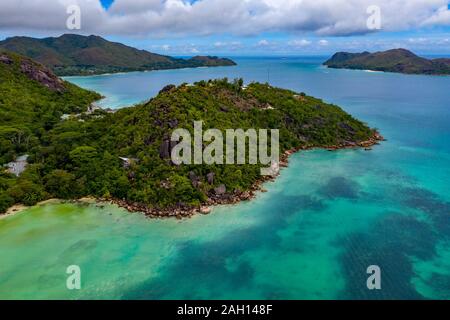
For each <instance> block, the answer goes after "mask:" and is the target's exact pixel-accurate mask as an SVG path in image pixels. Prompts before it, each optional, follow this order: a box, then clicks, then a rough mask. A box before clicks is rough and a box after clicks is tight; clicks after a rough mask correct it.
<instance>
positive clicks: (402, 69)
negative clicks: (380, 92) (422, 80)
mask: <svg viewBox="0 0 450 320" xmlns="http://www.w3.org/2000/svg"><path fill="white" fill-rule="evenodd" d="M324 65H326V66H328V67H329V68H337V69H357V70H372V71H385V72H396V73H405V74H428V75H450V59H445V58H440V59H426V58H422V57H419V56H417V55H415V54H414V53H412V52H411V51H408V50H406V49H392V50H388V51H382V52H375V53H370V52H362V53H349V52H338V53H336V54H334V55H333V56H332V57H331V59H329V60H327V61H326V62H324Z"/></svg>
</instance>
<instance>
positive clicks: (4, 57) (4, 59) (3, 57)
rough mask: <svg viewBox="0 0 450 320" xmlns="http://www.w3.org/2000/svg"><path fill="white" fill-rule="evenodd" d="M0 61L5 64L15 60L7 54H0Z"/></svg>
mask: <svg viewBox="0 0 450 320" xmlns="http://www.w3.org/2000/svg"><path fill="white" fill-rule="evenodd" d="M0 62H1V63H4V64H13V61H12V60H11V58H9V57H8V56H7V55H5V54H2V55H0Z"/></svg>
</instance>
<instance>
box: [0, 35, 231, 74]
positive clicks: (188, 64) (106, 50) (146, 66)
mask: <svg viewBox="0 0 450 320" xmlns="http://www.w3.org/2000/svg"><path fill="white" fill-rule="evenodd" d="M0 49H4V50H8V51H12V52H16V53H18V54H21V55H24V56H27V57H29V58H31V59H34V60H36V61H38V62H40V63H42V64H44V65H46V66H47V67H49V68H51V69H52V70H53V72H55V73H56V74H57V75H59V76H74V75H92V74H103V73H116V72H130V71H145V70H161V69H177V68H192V67H204V66H205V67H215V66H232V65H235V64H236V63H234V62H233V61H232V60H230V59H222V58H218V57H209V56H208V57H201V56H197V57H194V58H191V59H187V60H185V59H176V58H172V57H168V56H163V55H159V54H154V53H151V52H148V51H145V50H138V49H135V48H132V47H128V46H125V45H123V44H120V43H115V42H110V41H107V40H105V39H103V38H101V37H98V36H89V37H85V36H80V35H74V34H65V35H62V36H60V37H58V38H45V39H35V38H29V37H13V38H8V39H6V40H4V41H1V42H0Z"/></svg>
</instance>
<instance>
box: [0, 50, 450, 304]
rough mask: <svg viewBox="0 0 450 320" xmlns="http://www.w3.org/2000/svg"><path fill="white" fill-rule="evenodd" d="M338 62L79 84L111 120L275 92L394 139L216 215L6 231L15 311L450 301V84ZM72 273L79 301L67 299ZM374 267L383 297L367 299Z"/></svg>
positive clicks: (110, 217) (94, 219) (76, 220)
mask: <svg viewBox="0 0 450 320" xmlns="http://www.w3.org/2000/svg"><path fill="white" fill-rule="evenodd" d="M325 59H326V57H286V58H279V57H271V58H264V57H259V58H250V57H245V58H235V59H234V60H235V61H236V62H237V63H238V65H237V66H235V67H218V68H199V69H180V70H166V71H154V72H134V73H128V74H116V75H102V76H93V77H69V78H66V80H69V81H71V82H73V83H75V84H78V85H80V86H82V87H85V88H89V89H93V90H96V91H98V92H100V93H102V94H103V95H104V96H105V97H106V98H105V99H104V100H102V101H101V102H100V105H101V106H103V107H110V108H120V107H124V106H129V105H132V104H135V103H138V102H141V101H145V100H147V99H149V98H151V97H152V96H154V95H156V94H157V93H158V91H159V90H160V89H161V88H162V87H163V86H165V85H167V84H181V83H183V82H187V83H192V82H195V81H198V80H202V79H210V78H223V77H228V78H230V79H233V78H239V77H242V78H244V80H245V81H246V82H251V81H260V82H270V83H271V84H272V85H274V86H279V87H283V88H288V89H293V90H295V91H298V92H306V93H307V94H308V95H312V96H315V97H318V98H321V99H323V100H324V101H326V102H328V103H334V104H337V105H339V106H341V107H342V108H343V109H344V110H346V111H347V112H349V113H351V114H352V115H354V116H355V117H356V118H358V119H360V120H362V121H364V122H366V123H368V124H369V125H370V126H371V127H375V128H378V129H379V131H380V132H381V134H382V135H383V136H384V137H385V138H386V139H387V141H385V142H382V143H381V144H380V145H378V146H375V147H374V148H373V150H371V151H366V150H364V149H355V150H340V151H335V152H330V151H326V150H312V151H302V152H299V153H296V154H295V155H293V156H292V157H291V158H290V164H289V167H288V168H285V169H283V170H282V172H281V175H280V177H278V179H276V181H274V182H269V183H267V184H266V185H265V186H264V187H265V188H266V189H267V190H268V192H266V193H260V194H258V196H257V198H256V199H254V200H252V201H250V202H243V203H240V204H238V205H233V206H221V207H217V208H215V209H214V210H213V212H212V213H211V214H210V215H208V216H195V217H194V218H192V219H187V220H181V221H179V220H170V219H169V220H150V219H147V218H145V217H144V216H142V215H141V214H138V213H133V214H130V213H128V212H126V211H124V210H123V209H119V208H117V207H115V206H111V205H96V204H83V205H76V204H70V203H66V204H47V205H43V206H35V207H33V208H30V209H27V210H25V211H23V212H21V213H19V214H16V215H14V216H10V217H7V218H4V219H0V252H1V258H0V260H1V263H0V298H2V299H12V298H21V299H46V298H48V299H428V298H432V299H449V298H450V192H449V190H450V187H449V182H450V126H449V123H450V77H440V76H422V75H402V74H393V73H382V72H367V71H356V70H334V69H327V68H325V67H323V66H321V62H322V61H324V60H325ZM70 265H77V266H79V267H80V270H81V289H80V290H68V289H67V287H66V280H67V278H68V276H69V275H68V274H66V269H67V267H68V266H70ZM372 265H376V266H379V268H380V271H381V289H380V290H369V289H368V287H367V278H368V277H369V276H370V274H368V273H367V268H368V267H369V266H372Z"/></svg>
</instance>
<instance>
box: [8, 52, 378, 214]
mask: <svg viewBox="0 0 450 320" xmlns="http://www.w3.org/2000/svg"><path fill="white" fill-rule="evenodd" d="M0 78H1V79H2V80H4V81H1V82H0V99H1V101H2V103H1V104H0V115H1V117H0V213H1V212H5V210H7V209H8V208H9V207H11V206H12V205H14V204H24V205H34V204H36V203H38V202H40V201H43V200H47V199H51V198H58V199H74V200H75V199H80V198H82V197H86V196H91V197H95V198H97V199H104V200H108V201H113V202H114V203H117V204H118V205H120V206H123V207H125V208H127V209H128V210H130V211H140V212H144V213H145V214H147V215H148V216H151V217H168V216H176V217H179V218H180V217H187V216H190V215H192V214H194V213H196V212H201V213H208V212H209V206H212V205H215V204H221V203H235V202H237V201H240V200H247V199H250V198H251V197H252V196H253V194H254V192H255V191H256V190H257V189H258V188H259V185H260V183H261V182H263V181H265V180H267V178H268V177H269V178H270V176H261V175H260V168H261V167H262V165H259V164H256V165H253V164H252V165H251V164H241V165H238V164H236V165H232V164H228V165H207V164H202V165H174V164H173V163H172V162H171V158H170V151H171V150H172V148H174V146H175V145H176V144H175V145H174V144H173V143H172V142H171V141H170V136H171V133H172V132H173V130H175V129H176V128H186V129H188V130H192V129H193V123H194V121H197V120H202V121H203V123H204V127H205V128H217V129H219V130H220V131H224V130H225V129H237V128H242V129H244V130H247V129H250V128H252V129H256V130H257V129H260V128H261V129H279V133H280V159H281V162H280V166H284V165H286V161H287V157H288V156H289V155H290V154H292V153H293V152H295V151H297V150H299V149H309V148H315V147H321V148H329V149H333V150H334V149H339V148H353V147H364V148H369V147H370V146H372V145H374V144H376V143H377V142H378V141H379V140H381V139H382V137H381V136H380V135H379V134H378V133H377V131H376V130H374V129H371V128H369V127H368V126H367V125H365V124H364V123H362V122H361V121H358V120H356V119H355V118H353V117H352V116H350V115H349V114H347V113H346V112H344V111H343V110H342V109H341V108H339V107H338V106H336V105H331V104H327V103H324V102H323V101H322V100H320V99H317V98H313V97H310V96H307V95H306V94H304V93H296V92H293V91H290V90H284V89H279V88H274V87H272V86H270V85H268V84H260V83H252V84H249V85H248V86H244V84H243V80H242V79H236V80H234V81H228V80H227V79H222V80H209V81H200V82H197V83H195V84H182V85H180V86H175V85H169V86H166V87H165V88H163V89H162V90H161V92H160V93H159V94H158V95H157V96H156V97H155V98H153V99H151V100H150V101H149V102H146V103H143V104H140V105H136V106H134V107H130V108H124V109H120V110H118V111H117V112H114V113H110V112H107V111H105V110H101V109H97V110H92V108H91V107H90V105H91V103H92V102H94V101H95V100H97V99H99V98H100V95H98V94H96V93H94V92H91V91H87V90H84V89H81V88H79V87H77V86H75V85H73V84H70V83H68V82H66V81H63V80H61V79H60V78H58V77H57V76H55V75H54V74H53V73H52V71H51V70H50V69H48V68H47V67H45V66H43V65H41V64H39V63H37V62H35V61H33V60H31V59H29V58H26V57H23V56H20V55H17V54H14V53H0Z"/></svg>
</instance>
